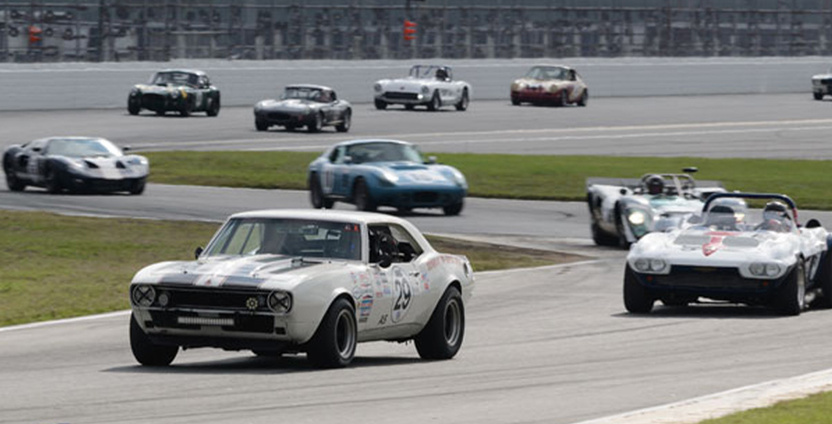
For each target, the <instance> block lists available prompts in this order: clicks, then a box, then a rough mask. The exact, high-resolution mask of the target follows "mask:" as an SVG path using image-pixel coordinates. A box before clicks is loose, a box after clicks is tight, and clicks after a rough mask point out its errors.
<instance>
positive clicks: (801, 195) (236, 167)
mask: <svg viewBox="0 0 832 424" xmlns="http://www.w3.org/2000/svg"><path fill="white" fill-rule="evenodd" d="M318 155H319V154H318V153H308V152H151V153H147V156H148V158H149V159H150V162H151V181H153V182H157V183H166V184H194V185H211V186H225V187H251V188H283V189H306V169H307V166H308V165H309V162H311V161H312V160H313V159H314V158H315V157H317V156H318ZM437 156H438V157H439V161H440V162H441V163H445V164H448V165H453V166H455V167H457V168H459V170H460V171H462V172H463V173H464V174H465V176H466V177H467V178H468V184H469V186H470V195H471V196H476V197H497V198H510V199H542V200H583V199H584V198H585V196H586V190H585V181H586V178H587V177H616V178H619V177H621V178H637V177H640V176H641V175H642V174H644V173H647V172H659V173H667V172H680V171H681V169H682V168H683V167H686V166H696V167H699V170H700V172H699V173H698V174H696V175H695V177H696V178H699V179H708V180H720V181H722V182H723V183H724V184H725V187H726V188H728V189H730V190H741V191H755V192H777V193H785V194H788V195H789V196H791V197H792V198H793V199H795V201H796V202H797V204H798V206H799V207H801V208H807V209H832V184H830V183H829V181H830V172H832V161H826V160H824V161H820V160H817V161H815V160H770V159H706V158H692V157H682V158H656V157H650V158H647V157H613V156H526V155H496V154H494V155H492V154H450V153H441V154H437Z"/></svg>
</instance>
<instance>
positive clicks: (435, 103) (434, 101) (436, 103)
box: [428, 91, 442, 112]
mask: <svg viewBox="0 0 832 424" xmlns="http://www.w3.org/2000/svg"><path fill="white" fill-rule="evenodd" d="M441 107H442V99H440V98H439V93H438V92H436V91H434V92H433V97H431V98H430V103H428V110H429V111H431V112H436V111H437V110H439V109H440V108H441Z"/></svg>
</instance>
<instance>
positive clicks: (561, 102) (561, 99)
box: [555, 90, 569, 107]
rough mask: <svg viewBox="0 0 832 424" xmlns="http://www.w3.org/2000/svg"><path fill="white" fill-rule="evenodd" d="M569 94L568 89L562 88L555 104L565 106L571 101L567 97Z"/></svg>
mask: <svg viewBox="0 0 832 424" xmlns="http://www.w3.org/2000/svg"><path fill="white" fill-rule="evenodd" d="M567 96H568V93H567V92H566V90H561V91H560V97H559V98H558V100H557V101H556V102H555V106H559V107H564V106H566V104H567V103H568V101H569V100H568V99H567V98H566V97H567Z"/></svg>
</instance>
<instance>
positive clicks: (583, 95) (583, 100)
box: [578, 90, 589, 107]
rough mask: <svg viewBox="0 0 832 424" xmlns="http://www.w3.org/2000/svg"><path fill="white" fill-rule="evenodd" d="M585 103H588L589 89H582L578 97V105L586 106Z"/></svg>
mask: <svg viewBox="0 0 832 424" xmlns="http://www.w3.org/2000/svg"><path fill="white" fill-rule="evenodd" d="M587 103H589V90H584V92H583V93H581V98H580V99H578V106H580V107H586V105H587Z"/></svg>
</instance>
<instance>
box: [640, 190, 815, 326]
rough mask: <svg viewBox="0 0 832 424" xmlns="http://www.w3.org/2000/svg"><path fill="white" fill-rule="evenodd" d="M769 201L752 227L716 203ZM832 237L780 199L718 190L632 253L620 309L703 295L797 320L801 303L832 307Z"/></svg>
mask: <svg viewBox="0 0 832 424" xmlns="http://www.w3.org/2000/svg"><path fill="white" fill-rule="evenodd" d="M725 198H735V199H758V200H769V203H767V204H766V207H765V208H764V209H763V211H762V219H761V220H760V221H759V222H757V223H755V224H751V223H748V222H747V221H746V215H744V214H738V213H735V211H733V210H732V209H731V208H730V207H729V206H725V205H723V204H719V202H717V201H718V200H720V199H725ZM830 245H832V237H830V235H829V233H828V232H827V231H826V230H825V229H824V228H822V227H821V226H820V223H819V222H817V221H816V220H810V221H809V223H808V224H807V225H806V226H805V227H801V226H800V225H799V224H798V221H797V208H796V207H795V204H794V202H793V201H792V200H791V199H790V198H788V197H787V196H783V195H778V194H752V193H720V194H714V195H713V196H711V197H710V198H709V199H708V200H707V201H706V202H705V205H704V206H703V209H702V214H701V215H697V216H693V217H691V219H690V220H689V221H688V222H687V223H686V224H685V225H684V228H682V229H676V230H672V231H669V232H664V233H650V234H648V235H646V236H644V237H643V238H642V239H641V240H639V241H638V243H635V244H633V245H632V247H631V248H630V253H629V254H628V255H627V266H626V270H625V274H624V306H625V307H626V308H627V310H628V311H630V312H632V313H648V312H650V311H651V310H652V308H653V304H654V302H655V301H656V300H661V301H662V302H663V303H664V304H666V305H687V304H689V303H694V302H697V301H698V300H699V298H700V297H705V298H709V299H715V300H724V301H728V302H732V303H744V304H752V305H755V304H756V305H766V306H771V307H773V308H775V309H777V310H778V311H779V312H780V313H782V314H784V315H798V314H800V312H801V310H803V308H804V306H805V303H806V301H807V300H814V299H817V300H818V302H819V303H820V304H821V305H822V306H825V307H832V254H830V250H829V247H830Z"/></svg>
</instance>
